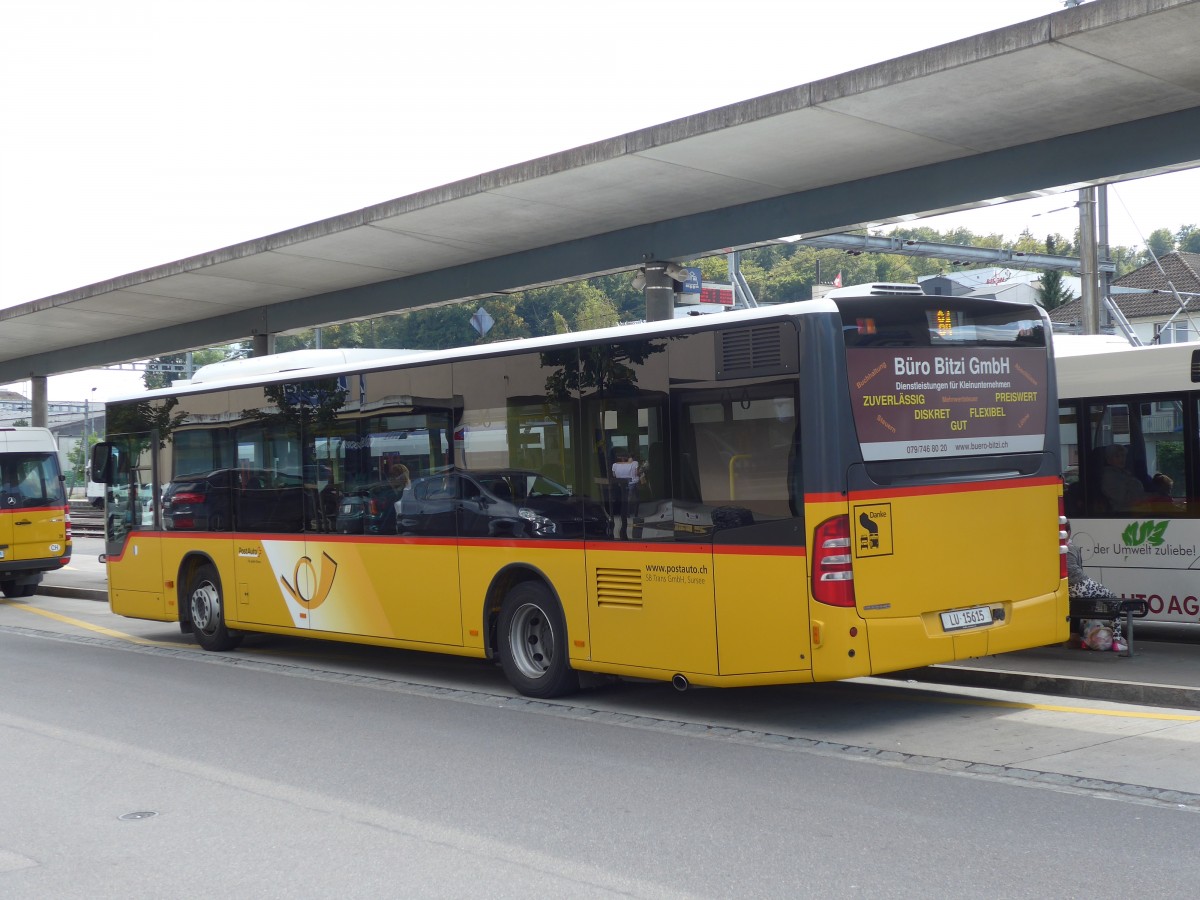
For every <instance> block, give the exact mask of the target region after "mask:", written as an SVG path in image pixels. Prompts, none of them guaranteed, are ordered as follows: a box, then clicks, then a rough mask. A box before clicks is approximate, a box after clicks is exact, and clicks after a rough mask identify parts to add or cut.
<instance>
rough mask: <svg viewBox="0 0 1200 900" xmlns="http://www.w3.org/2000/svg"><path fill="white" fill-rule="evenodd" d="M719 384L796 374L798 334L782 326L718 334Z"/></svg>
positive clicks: (752, 328) (740, 329)
mask: <svg viewBox="0 0 1200 900" xmlns="http://www.w3.org/2000/svg"><path fill="white" fill-rule="evenodd" d="M719 338H720V339H719V341H718V342H717V380H718V381H724V380H728V379H731V378H748V377H750V376H753V375H783V374H785V373H788V372H795V371H796V365H797V361H798V352H797V342H796V331H795V329H794V328H793V327H792V326H791V325H788V324H786V323H783V322H771V323H768V324H764V325H754V326H751V327H750V328H738V329H734V330H730V331H722V332H720V333H719Z"/></svg>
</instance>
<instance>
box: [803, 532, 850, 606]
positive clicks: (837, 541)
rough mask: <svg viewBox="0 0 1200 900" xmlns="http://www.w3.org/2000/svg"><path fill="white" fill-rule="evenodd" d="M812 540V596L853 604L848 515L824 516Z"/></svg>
mask: <svg viewBox="0 0 1200 900" xmlns="http://www.w3.org/2000/svg"><path fill="white" fill-rule="evenodd" d="M813 543H814V545H815V547H814V550H813V563H812V593H813V599H814V600H816V601H817V602H818V603H824V604H826V605H828V606H854V568H853V566H852V565H851V561H852V558H851V552H850V517H849V516H834V517H833V518H832V519H826V520H825V521H824V522H822V523H821V524H820V525H818V526H817V531H816V536H815V540H814V542H813Z"/></svg>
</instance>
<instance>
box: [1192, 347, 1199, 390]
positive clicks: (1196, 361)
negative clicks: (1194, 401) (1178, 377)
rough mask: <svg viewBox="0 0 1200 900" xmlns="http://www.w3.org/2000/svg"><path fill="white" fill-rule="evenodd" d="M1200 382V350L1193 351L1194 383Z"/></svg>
mask: <svg viewBox="0 0 1200 900" xmlns="http://www.w3.org/2000/svg"><path fill="white" fill-rule="evenodd" d="M1197 382H1200V350H1193V351H1192V383H1193V384H1196V383H1197Z"/></svg>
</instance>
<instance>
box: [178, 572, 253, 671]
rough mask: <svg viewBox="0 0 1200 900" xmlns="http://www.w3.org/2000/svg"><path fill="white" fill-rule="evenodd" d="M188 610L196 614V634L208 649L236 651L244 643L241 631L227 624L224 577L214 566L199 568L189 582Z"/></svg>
mask: <svg viewBox="0 0 1200 900" xmlns="http://www.w3.org/2000/svg"><path fill="white" fill-rule="evenodd" d="M188 610H189V611H190V613H191V616H192V634H194V635H195V636H196V643H197V644H199V645H200V646H201V647H203V648H204V649H205V650H232V649H233V648H234V647H236V646H237V645H238V644H240V643H241V642H242V636H241V635H240V634H232V633H230V631H229V629H227V628H226V627H225V609H224V606H223V605H222V598H221V578H220V576H219V575H218V574H217V570H216V568H215V567H214V566H212V565H208V564H206V565H203V566H201V567H200V568H198V569H197V570H196V572H195V574H194V575H192V580H191V582H189V584H188Z"/></svg>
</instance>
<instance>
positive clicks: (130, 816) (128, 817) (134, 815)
mask: <svg viewBox="0 0 1200 900" xmlns="http://www.w3.org/2000/svg"><path fill="white" fill-rule="evenodd" d="M157 815H158V813H156V812H150V811H149V810H144V811H142V812H131V813H125V815H123V816H119V818H120V819H121V821H123V822H134V821H136V820H138V819H153V818H154V817H155V816H157Z"/></svg>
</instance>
